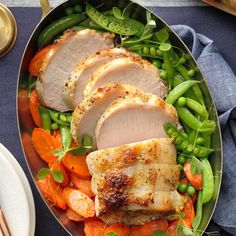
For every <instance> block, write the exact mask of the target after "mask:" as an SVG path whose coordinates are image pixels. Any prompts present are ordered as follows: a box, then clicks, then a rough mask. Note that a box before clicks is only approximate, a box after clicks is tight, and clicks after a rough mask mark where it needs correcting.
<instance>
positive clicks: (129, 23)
mask: <svg viewBox="0 0 236 236" xmlns="http://www.w3.org/2000/svg"><path fill="white" fill-rule="evenodd" d="M86 13H87V15H88V16H89V18H90V19H91V20H92V21H94V22H95V23H96V24H97V25H99V26H101V27H102V28H104V29H106V30H108V31H110V32H113V33H116V34H121V35H125V36H130V35H136V36H141V35H142V34H143V30H144V24H143V23H141V22H139V21H137V20H134V19H131V18H125V19H117V18H115V17H114V16H106V15H104V14H102V13H101V12H99V11H98V10H97V9H96V8H94V7H92V6H91V5H90V4H89V3H88V2H87V3H86Z"/></svg>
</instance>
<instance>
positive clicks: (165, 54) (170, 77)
mask: <svg viewBox="0 0 236 236" xmlns="http://www.w3.org/2000/svg"><path fill="white" fill-rule="evenodd" d="M170 57H171V54H170V50H169V51H166V52H163V59H164V63H165V64H164V65H165V70H166V72H167V81H168V87H169V89H171V87H172V84H173V80H174V77H175V70H174V67H173V65H172V61H171V59H170ZM169 99H170V98H169Z"/></svg>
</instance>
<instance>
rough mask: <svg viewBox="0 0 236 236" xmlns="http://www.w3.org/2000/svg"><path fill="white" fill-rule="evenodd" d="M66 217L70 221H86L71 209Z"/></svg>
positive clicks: (67, 211)
mask: <svg viewBox="0 0 236 236" xmlns="http://www.w3.org/2000/svg"><path fill="white" fill-rule="evenodd" d="M66 216H67V218H68V219H69V220H73V221H77V222H79V221H83V220H84V217H83V216H81V215H79V214H77V213H76V212H75V211H72V210H71V209H70V208H68V209H67V210H66Z"/></svg>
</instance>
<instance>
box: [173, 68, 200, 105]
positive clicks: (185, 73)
mask: <svg viewBox="0 0 236 236" xmlns="http://www.w3.org/2000/svg"><path fill="white" fill-rule="evenodd" d="M176 68H177V70H178V71H179V72H180V74H181V75H182V76H183V78H184V79H185V80H191V77H189V75H188V70H187V68H185V67H184V66H183V65H181V64H179V65H178V66H177V67H176ZM192 89H193V93H194V94H195V95H196V97H197V99H198V101H199V102H200V103H201V104H202V105H204V98H203V94H202V91H201V89H200V88H199V86H198V85H197V84H195V85H194V86H193V88H192Z"/></svg>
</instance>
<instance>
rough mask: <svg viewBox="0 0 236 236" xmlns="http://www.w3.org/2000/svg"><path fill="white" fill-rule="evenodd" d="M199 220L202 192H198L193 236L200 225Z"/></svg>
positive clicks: (200, 216)
mask: <svg viewBox="0 0 236 236" xmlns="http://www.w3.org/2000/svg"><path fill="white" fill-rule="evenodd" d="M201 220H202V191H198V196H197V206H196V216H195V218H194V220H193V233H195V234H194V235H196V232H197V229H198V227H199V225H200V224H201Z"/></svg>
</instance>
